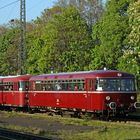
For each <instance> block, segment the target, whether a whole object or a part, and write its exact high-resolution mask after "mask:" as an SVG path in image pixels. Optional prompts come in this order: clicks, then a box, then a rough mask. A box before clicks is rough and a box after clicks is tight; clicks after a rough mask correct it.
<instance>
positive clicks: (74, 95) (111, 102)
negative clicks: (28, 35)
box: [0, 70, 140, 115]
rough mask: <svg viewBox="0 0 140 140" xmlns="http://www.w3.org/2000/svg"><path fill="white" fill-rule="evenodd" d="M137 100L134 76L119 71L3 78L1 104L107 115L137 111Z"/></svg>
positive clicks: (0, 92) (0, 87)
mask: <svg viewBox="0 0 140 140" xmlns="http://www.w3.org/2000/svg"><path fill="white" fill-rule="evenodd" d="M11 85H12V87H10V86H11ZM29 85H30V86H29ZM10 88H11V89H12V90H11V89H10ZM136 99H137V90H136V80H135V77H134V75H132V74H128V73H124V72H120V71H113V70H111V71H109V70H97V71H87V72H72V73H58V74H43V75H37V76H27V75H26V76H15V77H3V78H0V104H1V105H3V106H5V105H9V106H16V107H26V106H27V107H28V108H30V109H40V108H41V109H48V108H53V109H59V110H61V111H62V110H69V111H76V112H91V113H96V114H106V115H107V114H120V113H123V114H126V113H129V112H131V111H134V110H135V109H134V108H139V106H140V103H139V102H136Z"/></svg>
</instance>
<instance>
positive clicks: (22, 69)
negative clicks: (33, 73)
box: [18, 0, 26, 75]
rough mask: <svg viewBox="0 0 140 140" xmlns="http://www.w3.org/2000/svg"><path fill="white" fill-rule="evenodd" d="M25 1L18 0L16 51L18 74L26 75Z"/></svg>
mask: <svg viewBox="0 0 140 140" xmlns="http://www.w3.org/2000/svg"><path fill="white" fill-rule="evenodd" d="M25 6H26V5H25V0H20V45H19V51H18V53H19V54H18V73H19V74H20V75H22V74H25V73H26V65H25V60H26V7H25Z"/></svg>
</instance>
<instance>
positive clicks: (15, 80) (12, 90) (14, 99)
mask: <svg viewBox="0 0 140 140" xmlns="http://www.w3.org/2000/svg"><path fill="white" fill-rule="evenodd" d="M30 77H31V76H30V75H25V76H5V77H2V78H0V89H1V90H0V104H1V105H4V106H11V107H14V106H15V107H24V106H27V93H28V86H29V78H30Z"/></svg>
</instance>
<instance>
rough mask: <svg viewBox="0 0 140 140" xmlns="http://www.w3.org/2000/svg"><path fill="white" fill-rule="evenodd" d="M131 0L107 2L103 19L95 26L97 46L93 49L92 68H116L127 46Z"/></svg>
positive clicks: (94, 34) (94, 32) (94, 33)
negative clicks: (128, 12)
mask: <svg viewBox="0 0 140 140" xmlns="http://www.w3.org/2000/svg"><path fill="white" fill-rule="evenodd" d="M129 1H130V0H119V1H118V0H111V1H108V2H107V6H106V10H105V13H104V15H103V17H102V19H101V20H100V21H99V22H98V23H97V24H96V25H95V26H93V33H92V36H93V39H94V40H95V43H96V47H95V48H93V50H92V60H93V61H92V62H91V64H90V66H89V67H90V68H92V69H102V68H103V67H107V68H108V69H116V68H117V67H118V63H119V60H118V58H120V57H121V56H122V55H123V49H124V48H125V47H126V46H127V35H128V34H129V26H128V14H127V9H128V6H129V3H130V2H129Z"/></svg>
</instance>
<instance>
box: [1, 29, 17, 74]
mask: <svg viewBox="0 0 140 140" xmlns="http://www.w3.org/2000/svg"><path fill="white" fill-rule="evenodd" d="M18 38H19V30H18V29H17V28H13V29H7V30H6V31H5V32H4V33H3V35H2V36H1V37H0V50H1V51H0V66H1V67H0V73H1V75H13V74H17V69H18V68H17V60H18V58H17V57H18V45H19V43H18Z"/></svg>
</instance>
